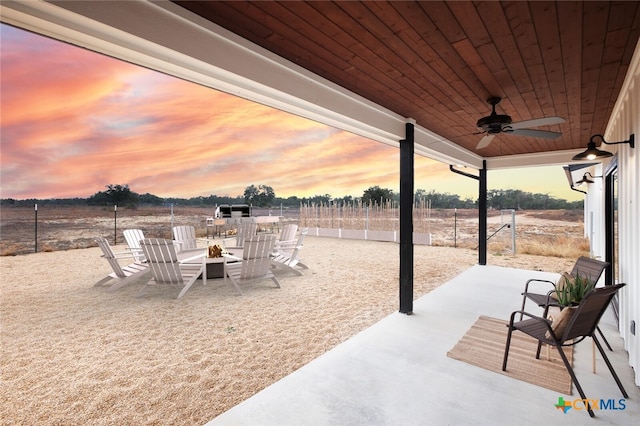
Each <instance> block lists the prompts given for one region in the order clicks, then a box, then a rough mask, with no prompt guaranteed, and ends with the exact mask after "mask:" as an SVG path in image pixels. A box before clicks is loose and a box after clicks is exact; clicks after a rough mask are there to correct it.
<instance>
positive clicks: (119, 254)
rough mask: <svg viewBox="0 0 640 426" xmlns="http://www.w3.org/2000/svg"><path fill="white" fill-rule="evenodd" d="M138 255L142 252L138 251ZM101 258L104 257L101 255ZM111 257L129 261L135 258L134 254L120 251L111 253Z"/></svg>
mask: <svg viewBox="0 0 640 426" xmlns="http://www.w3.org/2000/svg"><path fill="white" fill-rule="evenodd" d="M140 253H142V251H140ZM102 257H104V255H102ZM113 257H114V258H116V259H130V258H132V257H135V256H134V254H133V253H132V252H130V251H120V252H117V253H113Z"/></svg>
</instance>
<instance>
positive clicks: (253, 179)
mask: <svg viewBox="0 0 640 426" xmlns="http://www.w3.org/2000/svg"><path fill="white" fill-rule="evenodd" d="M0 31H1V34H0V35H1V39H2V43H1V47H0V61H1V62H0V63H1V69H0V79H1V81H0V83H1V87H0V89H1V93H0V95H1V114H0V137H1V150H0V161H1V163H0V164H1V172H0V173H1V175H0V185H1V186H0V198H14V199H26V198H39V199H47V198H71V197H88V196H90V195H92V194H94V193H96V192H98V191H103V190H104V189H105V186H106V185H108V184H121V185H124V184H128V185H129V187H130V188H131V190H132V191H135V192H137V193H140V194H143V193H147V192H148V193H151V194H155V195H158V196H160V197H181V198H190V197H195V196H209V195H212V194H214V195H219V196H224V195H230V196H238V195H242V194H243V192H244V189H245V188H246V187H247V186H249V185H252V184H254V185H261V184H264V185H269V186H271V187H272V188H273V189H274V191H275V194H276V196H278V197H288V196H291V195H297V196H300V197H303V196H313V195H322V194H330V195H331V196H333V197H342V196H345V195H352V196H354V197H359V196H361V195H362V192H363V191H364V190H365V189H367V188H369V187H371V186H374V185H378V186H381V187H383V188H391V189H393V190H394V192H396V193H397V191H398V187H399V185H398V181H399V172H398V164H399V151H398V149H397V148H394V147H390V146H387V145H384V144H381V143H378V142H374V141H372V140H369V139H366V138H363V137H360V136H356V135H353V134H350V133H347V132H344V131H340V130H337V129H335V128H331V127H328V126H325V125H323V124H319V123H316V122H313V121H310V120H307V119H304V118H300V117H297V116H294V115H291V114H288V113H284V112H281V111H277V110H274V109H272V108H269V107H265V106H262V105H259V104H256V103H253V102H250V101H247V100H244V99H240V98H237V97H234V96H231V95H228V94H225V93H222V92H218V91H215V90H212V89H209V88H205V87H201V86H197V85H195V84H192V83H188V82H185V81H182V80H178V79H176V78H173V77H169V76H166V75H163V74H160V73H157V72H154V71H150V70H147V69H144V68H141V67H138V66H135V65H131V64H128V63H124V62H121V61H118V60H115V59H112V58H108V57H105V56H102V55H99V54H97V53H94V52H90V51H87V50H84V49H81V48H78V47H75V46H71V45H67V44H64V43H61V42H58V41H55V40H50V39H47V38H45V37H42V36H39V35H35V34H31V33H29V32H26V31H23V30H19V29H16V28H13V27H10V26H7V25H3V24H0ZM415 173H416V181H415V188H416V189H424V190H426V191H431V190H434V191H437V192H440V193H451V194H458V195H460V196H461V197H462V198H467V197H470V198H473V199H474V200H475V199H476V198H477V191H478V189H477V182H476V181H474V180H471V179H469V178H465V177H463V176H459V175H457V174H454V173H451V172H450V171H449V169H448V165H447V164H442V163H438V162H436V161H433V160H430V159H427V158H424V157H416V161H415ZM533 174H534V175H535V176H536V178H535V179H532V178H531V176H532V175H533ZM488 185H489V189H490V190H491V189H521V190H523V191H528V192H534V193H543V194H549V195H552V196H554V197H558V198H564V199H568V200H579V199H582V194H580V193H578V192H575V191H571V190H570V188H569V186H568V183H567V180H566V178H565V175H564V171H563V170H562V168H561V167H559V166H556V167H545V168H536V170H535V173H532V172H531V171H530V170H527V169H517V170H512V171H489V174H488Z"/></svg>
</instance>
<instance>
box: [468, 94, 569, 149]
mask: <svg viewBox="0 0 640 426" xmlns="http://www.w3.org/2000/svg"><path fill="white" fill-rule="evenodd" d="M501 100H502V98H500V97H497V96H494V97H491V98H489V99H487V102H488V103H489V104H490V105H491V115H489V116H487V117H483V118H481V119H480V120H478V123H477V124H476V126H478V129H480V130H481V131H482V133H484V136H483V138H482V139H480V142H479V143H478V145H477V146H476V149H482V148H486V147H487V146H489V144H490V143H491V141H492V140H493V138H494V137H495V136H496V135H497V134H499V133H507V134H512V135H518V136H528V137H531V138H544V139H555V138H557V137H559V136H561V135H562V133H558V132H549V131H546V130H535V129H529V128H528V127H538V126H548V125H551V124H560V123H564V118H561V117H544V118H536V119H533V120H525V121H519V122H517V123H512V122H511V117H510V116H508V115H501V114H496V105H498V104H499V103H500V101H501Z"/></svg>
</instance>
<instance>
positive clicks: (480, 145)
mask: <svg viewBox="0 0 640 426" xmlns="http://www.w3.org/2000/svg"><path fill="white" fill-rule="evenodd" d="M494 137H495V134H488V135H484V137H483V138H482V139H480V142H478V145H477V146H476V149H482V148H486V147H488V146H489V144H490V143H491V141H492V140H493V138H494Z"/></svg>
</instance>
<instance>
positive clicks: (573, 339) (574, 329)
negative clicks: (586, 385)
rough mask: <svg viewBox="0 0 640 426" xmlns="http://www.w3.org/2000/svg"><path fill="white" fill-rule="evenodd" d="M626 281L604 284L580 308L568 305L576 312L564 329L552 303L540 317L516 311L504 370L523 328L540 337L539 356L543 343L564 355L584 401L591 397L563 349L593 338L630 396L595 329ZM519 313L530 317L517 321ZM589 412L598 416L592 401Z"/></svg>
mask: <svg viewBox="0 0 640 426" xmlns="http://www.w3.org/2000/svg"><path fill="white" fill-rule="evenodd" d="M624 286H625V284H617V285H611V286H605V287H600V288H596V289H594V290H592V291H591V292H589V293H588V294H587V295H586V296H585V297H584V299H582V302H580V304H579V305H578V306H577V307H573V308H565V310H572V309H573V311H572V312H573V313H572V315H571V316H570V318H569V320H568V322H567V325H566V328H565V329H564V330H560V329H556V330H554V327H553V326H552V322H551V321H550V320H548V319H547V318H546V316H547V315H546V314H547V311H548V309H549V306H547V307H546V308H545V311H544V315H543V317H538V316H535V315H532V314H530V313H527V312H524V311H515V312H513V313H512V314H511V318H510V320H509V332H508V334H507V343H506V345H505V349H504V360H503V362H502V371H506V369H507V360H508V358H509V347H510V345H511V335H512V333H513V332H514V331H515V330H519V331H521V332H523V333H525V334H527V335H529V336H531V337H533V338H535V339H537V340H538V349H537V351H536V359H539V358H540V350H541V348H542V344H543V343H544V344H547V345H552V346H554V347H555V348H556V349H557V350H558V352H559V354H560V358H562V362H563V363H564V365H565V367H566V369H567V371H568V372H569V375H570V376H571V380H573V383H574V384H575V385H576V388H577V389H578V393H580V397H582V399H583V400H584V401H587V398H586V396H585V394H584V391H583V390H582V387H581V386H580V383H579V382H578V379H577V378H576V375H575V373H574V372H573V368H572V367H571V364H570V363H569V361H568V359H567V356H566V355H565V353H564V351H563V350H562V348H563V347H564V346H573V345H576V344H578V343H580V342H581V341H583V340H584V339H585V338H587V337H591V338H592V339H593V341H594V343H595V344H596V346H597V348H598V350H599V351H600V354H601V355H602V358H603V359H604V362H605V363H606V364H607V367H609V371H610V372H611V375H612V376H613V378H614V379H615V381H616V383H617V384H618V388H620V391H621V392H622V395H623V396H624V397H625V398H628V397H629V396H628V394H627V392H626V391H625V389H624V387H623V386H622V383H621V382H620V379H619V378H618V375H617V374H616V372H615V370H614V369H613V366H612V365H611V362H610V361H609V358H607V355H606V353H605V352H604V350H603V349H602V345H601V344H600V342H599V341H598V338H597V337H596V336H595V331H596V328H597V326H598V323H599V322H600V318H601V317H602V315H603V314H604V312H605V311H606V310H607V307H608V306H609V303H610V302H611V299H612V298H613V296H614V295H615V294H616V292H617V291H618V290H619V289H620V288H622V287H624ZM516 315H520V316H521V317H522V316H526V317H528V318H529V319H525V320H522V321H515V317H516ZM587 411H588V412H589V415H590V416H591V417H595V414H594V413H593V410H592V408H591V406H590V404H589V403H587Z"/></svg>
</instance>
